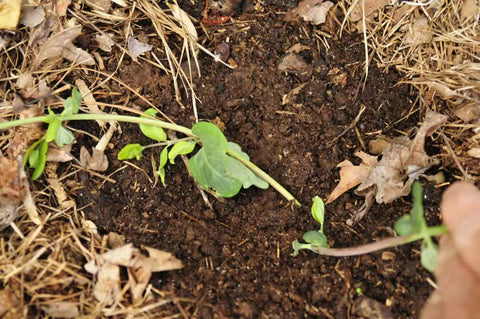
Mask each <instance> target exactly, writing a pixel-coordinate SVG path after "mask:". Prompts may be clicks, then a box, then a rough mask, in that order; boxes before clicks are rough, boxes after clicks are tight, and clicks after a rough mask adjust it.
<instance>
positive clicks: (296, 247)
mask: <svg viewBox="0 0 480 319" xmlns="http://www.w3.org/2000/svg"><path fill="white" fill-rule="evenodd" d="M311 213H312V216H313V219H315V220H316V221H317V222H318V223H319V224H320V230H311V231H307V232H306V233H304V234H303V236H302V239H303V240H304V241H305V242H306V244H302V243H300V242H299V241H298V240H294V241H293V242H292V247H293V253H292V256H297V255H298V252H299V251H300V250H302V249H310V250H312V249H315V248H329V247H330V246H329V245H328V242H327V236H325V234H324V233H323V224H324V220H325V204H324V203H323V200H322V199H321V198H320V197H318V196H315V197H314V198H313V205H312V208H311Z"/></svg>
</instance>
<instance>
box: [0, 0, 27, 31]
mask: <svg viewBox="0 0 480 319" xmlns="http://www.w3.org/2000/svg"><path fill="white" fill-rule="evenodd" d="M21 8H22V0H6V1H5V0H2V1H0V30H10V31H14V30H15V29H16V28H17V25H18V20H19V19H20V11H21Z"/></svg>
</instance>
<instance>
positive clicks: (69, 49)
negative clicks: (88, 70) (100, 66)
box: [35, 25, 95, 67]
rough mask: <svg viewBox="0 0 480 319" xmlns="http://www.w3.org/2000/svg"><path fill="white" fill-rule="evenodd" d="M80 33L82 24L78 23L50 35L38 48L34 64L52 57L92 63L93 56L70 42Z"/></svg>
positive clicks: (85, 63) (78, 62) (93, 62)
mask: <svg viewBox="0 0 480 319" xmlns="http://www.w3.org/2000/svg"><path fill="white" fill-rule="evenodd" d="M80 34H82V26H80V25H79V26H76V27H73V28H69V29H66V30H63V31H61V32H59V33H57V34H54V35H53V36H51V37H50V38H49V39H48V40H47V41H46V42H45V44H43V45H42V47H41V48H40V51H39V53H38V55H37V56H36V58H35V65H36V66H37V67H38V66H39V65H40V63H42V61H44V60H46V59H52V58H65V59H67V60H69V61H71V62H75V63H77V64H82V65H94V64H95V60H94V59H93V57H92V56H91V55H90V54H89V53H88V52H86V51H84V50H82V49H80V48H77V47H76V46H75V45H74V44H73V42H72V41H73V40H74V39H75V38H76V37H78V36H79V35H80Z"/></svg>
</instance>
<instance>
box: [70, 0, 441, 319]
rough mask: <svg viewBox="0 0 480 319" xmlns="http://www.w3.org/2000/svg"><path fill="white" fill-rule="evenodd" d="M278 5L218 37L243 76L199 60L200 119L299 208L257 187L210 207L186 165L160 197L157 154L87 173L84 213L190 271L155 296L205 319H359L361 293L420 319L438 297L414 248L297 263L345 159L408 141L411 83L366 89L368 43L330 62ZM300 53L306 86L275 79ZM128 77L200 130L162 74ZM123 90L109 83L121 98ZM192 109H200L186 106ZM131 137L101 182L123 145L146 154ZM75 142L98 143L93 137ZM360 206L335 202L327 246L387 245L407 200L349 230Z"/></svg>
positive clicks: (134, 67)
mask: <svg viewBox="0 0 480 319" xmlns="http://www.w3.org/2000/svg"><path fill="white" fill-rule="evenodd" d="M277 2H278V1H277ZM188 4H189V2H188ZM188 4H187V3H186V4H185V6H184V7H185V8H186V9H187V11H189V12H190V13H191V14H192V15H194V16H196V17H199V13H200V11H201V9H202V8H201V7H199V6H195V7H192V6H191V5H188ZM275 4H276V6H272V7H267V8H265V12H263V13H262V14H253V13H246V14H244V15H243V16H242V17H241V19H240V20H239V21H237V22H235V23H228V24H226V25H223V26H221V27H210V28H209V32H210V40H208V41H206V42H205V45H206V46H207V47H208V48H209V49H211V50H214V49H215V47H216V46H217V45H218V44H219V43H221V42H222V41H224V40H226V39H227V38H228V41H229V44H230V57H231V58H232V59H233V60H234V61H235V63H236V64H237V65H238V67H237V68H235V69H228V68H226V67H224V66H222V65H221V64H219V63H215V62H213V61H212V59H211V58H210V57H207V56H205V55H200V63H201V69H202V77H201V78H196V80H195V85H196V92H197V94H198V98H199V99H200V101H201V103H199V105H198V109H199V116H200V118H201V120H207V121H214V122H215V123H216V124H219V126H220V127H222V128H224V133H225V135H226V136H227V138H228V139H229V140H231V141H234V142H236V143H238V144H240V145H241V146H242V148H243V149H244V151H246V152H247V153H248V154H249V155H250V157H251V159H252V161H253V162H254V163H256V164H257V165H258V166H259V167H261V168H263V169H264V170H265V171H266V172H267V173H269V174H270V175H271V176H272V177H273V178H275V179H276V180H277V181H279V182H280V183H281V184H282V185H284V186H285V187H286V188H287V189H288V190H289V191H291V192H292V194H294V195H295V196H296V198H297V199H298V200H299V201H300V202H301V203H302V204H303V207H302V208H294V209H292V208H291V207H290V205H289V203H287V202H286V201H285V200H284V199H283V198H282V197H281V196H280V195H279V194H278V193H277V192H275V191H274V190H273V189H271V188H270V189H268V190H259V189H253V188H252V189H248V190H242V191H241V193H240V194H239V195H238V196H236V197H234V198H231V199H225V200H217V199H215V198H213V197H211V196H210V197H209V198H210V201H211V203H212V204H213V208H214V209H213V210H211V209H209V208H208V207H207V205H206V204H205V202H204V200H203V199H202V197H201V195H200V193H199V190H198V189H197V187H196V185H195V183H194V181H193V180H192V178H191V177H189V175H188V172H187V169H186V167H185V165H184V164H183V162H182V161H181V160H180V159H177V163H176V165H169V166H167V186H166V187H165V188H164V187H162V186H161V185H160V184H157V185H156V186H155V187H154V186H153V185H152V183H151V179H153V177H152V176H153V172H152V166H151V155H153V156H155V159H158V155H159V152H160V150H155V151H151V152H147V154H146V156H144V158H142V159H141V160H140V161H139V162H135V164H136V165H138V166H139V167H140V168H141V169H143V171H141V170H138V169H135V168H133V167H130V166H128V167H127V168H125V169H123V170H120V171H118V172H117V173H115V174H113V175H112V176H111V177H112V178H113V179H115V180H116V183H109V182H107V183H104V181H103V180H101V179H97V178H95V177H93V176H90V177H89V176H87V175H83V178H81V180H82V181H83V183H84V185H85V188H83V189H82V190H80V191H78V192H77V200H78V206H79V207H81V206H84V205H89V206H88V207H87V208H85V209H84V211H85V212H86V214H87V217H88V218H89V219H91V220H92V221H93V222H94V223H95V224H96V225H97V226H98V228H99V230H100V231H101V232H102V233H108V232H112V231H114V232H117V233H120V234H122V235H124V236H125V237H126V240H127V241H129V242H130V241H131V242H133V243H134V244H136V245H148V246H152V247H155V248H159V249H163V250H166V251H169V252H172V253H173V254H175V256H176V257H178V258H179V259H181V260H182V262H183V263H184V265H185V268H184V269H182V270H180V271H175V272H167V273H163V274H160V275H156V276H155V277H154V285H155V286H156V287H157V288H158V289H160V290H168V291H171V292H173V293H174V294H175V295H177V296H182V297H186V298H191V299H190V300H192V301H189V302H187V301H185V302H183V303H181V304H180V306H181V307H183V310H184V311H185V313H186V314H188V315H191V316H193V317H196V318H306V317H312V318H316V317H318V318H347V317H349V316H350V318H359V317H358V316H356V315H355V313H354V310H353V304H354V301H355V299H357V298H358V293H357V292H356V288H360V289H361V291H362V292H363V294H364V295H366V296H368V297H370V298H372V299H375V300H377V301H379V302H381V303H383V304H386V305H387V306H388V308H389V309H390V310H391V312H392V314H393V315H394V317H395V318H415V317H418V314H419V311H420V309H421V307H422V305H423V304H424V302H425V301H426V299H427V297H428V295H429V293H430V292H431V291H432V288H431V286H430V285H429V284H428V283H427V281H426V279H427V278H428V277H430V274H429V273H428V272H426V271H425V270H423V269H422V267H421V266H420V264H419V252H418V249H419V245H418V244H413V245H407V246H404V247H399V248H396V249H390V250H389V251H388V252H387V253H385V252H378V253H374V254H370V255H367V256H362V257H352V258H329V257H322V256H318V255H315V254H313V253H307V252H302V253H301V254H300V255H299V256H297V257H292V256H290V254H291V252H292V249H291V242H292V241H293V240H294V239H297V238H300V237H301V235H302V234H303V232H305V231H307V230H312V229H315V228H317V227H318V225H317V224H316V223H315V222H314V221H313V219H312V218H311V216H310V212H309V210H310V204H311V201H312V198H313V197H314V196H315V195H319V196H321V197H322V198H324V199H325V198H326V197H327V196H328V194H329V193H330V192H331V191H332V190H333V189H334V187H335V185H336V183H337V182H338V176H339V175H338V169H336V167H335V166H336V165H337V164H338V163H339V162H341V161H343V160H345V159H349V160H351V161H352V162H354V163H358V159H357V158H356V157H355V156H354V153H355V152H356V151H359V150H364V151H368V150H367V149H365V145H368V142H369V141H370V140H371V139H374V138H375V137H376V136H377V135H378V134H383V135H385V136H387V137H394V136H398V135H400V132H408V130H409V129H411V128H413V127H416V126H417V124H418V123H417V121H418V120H419V119H420V118H421V117H420V116H421V115H420V114H418V113H415V114H413V115H411V116H409V117H408V116H406V115H407V114H408V112H409V109H410V108H411V106H412V103H413V102H412V100H414V97H412V96H410V95H409V88H408V87H407V86H406V85H399V84H398V82H399V81H400V77H399V75H398V74H396V73H395V72H390V73H389V74H384V73H382V72H380V71H379V70H377V69H376V68H375V65H374V64H372V65H371V66H370V69H369V75H368V79H367V81H366V85H365V88H364V90H362V80H363V79H362V76H363V75H364V71H363V68H362V65H363V60H364V51H363V43H362V40H361V37H358V36H357V35H344V37H343V38H342V39H340V40H339V39H336V37H335V36H334V37H333V38H332V39H329V40H328V43H329V45H330V46H331V47H330V49H329V50H328V51H326V49H325V47H324V46H323V44H322V42H321V41H320V40H319V38H318V37H317V36H316V33H315V32H314V28H312V27H311V26H310V25H308V24H305V23H304V24H301V25H291V24H288V23H286V22H284V21H283V20H282V19H283V15H282V14H280V13H281V12H285V11H286V10H287V9H288V7H287V6H286V5H283V6H282V4H281V3H275ZM293 5H294V4H293ZM147 27H148V26H147ZM218 29H222V30H221V31H218ZM215 30H217V31H216V32H215ZM296 43H301V44H303V45H306V46H308V47H309V49H308V50H304V51H302V52H300V55H301V56H302V57H303V58H304V60H305V61H306V62H307V63H308V64H309V65H310V66H311V67H312V72H311V76H308V77H302V76H298V75H295V74H286V73H281V72H279V71H278V70H277V65H278V63H279V61H280V59H281V58H282V56H284V55H285V54H286V51H287V49H288V48H289V47H291V46H292V45H294V44H296ZM117 62H118V61H117V60H116V58H115V57H112V58H111V60H110V61H109V63H108V64H107V65H106V67H107V68H111V69H112V70H114V69H115V67H116V65H117ZM391 71H392V70H391ZM119 77H120V79H121V80H123V81H124V82H126V83H127V84H128V85H130V86H131V87H132V88H133V89H139V90H140V93H141V94H143V95H144V96H145V97H147V98H148V99H149V100H150V101H151V102H152V103H154V104H155V105H157V106H158V107H159V108H160V109H162V111H163V112H164V113H166V114H167V115H168V116H169V117H171V118H172V119H173V120H174V121H175V122H176V123H178V124H183V125H186V126H191V125H192V124H193V118H192V115H193V112H192V110H191V109H189V108H182V107H181V106H179V105H178V104H177V103H176V102H175V96H174V91H173V89H172V88H173V86H172V83H171V80H170V78H169V77H167V76H166V75H165V74H163V73H162V72H161V71H160V70H158V69H156V68H154V67H153V66H151V65H149V64H147V63H136V62H132V61H128V60H127V61H124V62H123V64H122V66H121V69H120V76H119ZM339 78H340V79H344V80H343V81H339V80H338V79H339ZM302 83H306V84H305V87H304V88H303V89H302V90H301V92H300V93H299V94H298V95H297V96H296V97H295V98H293V100H292V101H290V103H288V104H286V105H282V97H283V96H284V95H285V94H287V93H288V92H290V91H291V90H292V89H294V88H296V87H298V86H299V85H300V84H302ZM122 90H123V88H121V87H120V86H115V85H113V86H112V91H117V92H121V91H122ZM124 93H125V92H124ZM125 94H128V93H125ZM120 98H125V97H115V95H112V97H110V98H105V100H106V101H108V102H112V103H115V102H117V101H118V100H119V99H120ZM129 98H130V104H129V105H130V106H134V107H137V108H140V109H146V108H147V105H146V104H145V103H144V102H143V101H141V100H139V99H136V98H135V96H133V95H131V96H129ZM183 99H184V102H185V103H184V104H185V105H191V103H189V98H188V97H187V96H184V97H183ZM362 106H365V107H366V110H365V112H364V113H363V114H362V115H361V117H360V120H359V121H358V123H357V125H356V126H355V128H353V129H351V130H348V131H347V132H346V133H345V134H344V135H343V136H341V137H339V136H340V135H341V134H342V132H344V131H345V130H346V128H348V126H349V125H350V124H351V123H352V121H353V120H354V119H355V118H356V117H357V114H358V113H359V110H360V109H361V107H362ZM75 125H82V127H83V128H87V126H88V125H87V124H75ZM89 130H90V131H92V128H90V127H89ZM122 130H123V134H122V135H121V136H119V135H117V136H116V137H115V140H114V141H113V143H114V145H115V148H114V149H113V150H112V151H110V153H109V154H108V155H109V158H110V167H109V170H108V171H107V172H106V175H108V174H110V173H113V172H114V171H116V170H117V169H118V168H120V167H122V166H123V165H124V164H123V163H122V162H120V161H117V160H116V159H115V158H116V156H117V154H118V152H119V150H120V149H121V147H122V146H123V145H125V144H127V143H131V142H138V143H141V144H149V143H151V142H149V141H148V140H147V139H146V138H145V137H143V136H142V135H141V134H140V131H139V129H138V128H137V127H136V126H135V125H128V124H122ZM94 133H99V132H94ZM79 142H80V144H88V143H91V142H90V140H89V138H88V137H84V138H79ZM84 174H86V173H84ZM431 196H433V199H432V200H431V201H430V202H427V204H429V203H430V205H431V207H428V206H427V211H428V214H431V216H429V218H433V219H435V218H436V214H437V211H436V209H437V208H436V207H438V202H437V200H436V198H437V197H436V196H438V194H437V193H435V191H434V192H433V193H432V194H431ZM361 204H362V198H361V197H357V196H355V195H354V194H353V192H348V193H347V194H344V195H343V196H341V197H340V198H339V199H337V200H336V201H335V202H333V203H332V204H329V205H327V207H326V226H325V232H326V235H327V236H328V238H329V243H330V245H331V246H333V247H347V246H354V245H359V244H362V243H368V242H371V241H374V240H376V239H378V238H381V237H387V236H390V235H392V232H393V231H392V227H393V225H394V223H395V221H396V220H397V219H398V218H399V217H400V216H402V215H403V214H405V213H407V212H408V211H409V202H408V199H406V200H405V201H403V200H397V201H395V202H394V203H393V204H392V205H378V204H375V205H374V206H373V208H372V210H371V212H370V213H369V214H368V216H367V217H366V218H365V219H363V220H362V221H361V222H360V223H359V224H358V225H355V226H354V227H353V228H350V227H348V226H347V225H346V224H345V221H346V220H347V219H348V218H349V217H350V216H351V215H352V214H353V213H354V212H355V210H356V209H358V208H359V207H360V206H361ZM371 317H372V318H374V317H373V315H372V316H371Z"/></svg>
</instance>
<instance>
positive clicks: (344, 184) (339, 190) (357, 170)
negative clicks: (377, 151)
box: [326, 152, 377, 204]
mask: <svg viewBox="0 0 480 319" xmlns="http://www.w3.org/2000/svg"><path fill="white" fill-rule="evenodd" d="M355 156H357V157H359V158H361V159H362V163H360V165H358V166H354V165H353V164H352V162H350V161H349V160H344V161H343V162H341V163H340V164H338V165H337V167H339V168H340V183H338V185H337V187H335V189H334V190H333V192H332V193H331V194H330V196H329V197H328V199H327V202H326V203H327V204H328V203H331V202H333V201H334V200H335V199H337V198H338V197H339V196H340V195H342V194H343V193H345V192H346V191H348V190H349V189H351V188H353V187H355V186H357V185H359V184H361V183H363V182H365V181H366V180H367V178H368V175H369V174H370V170H371V169H372V167H374V166H376V165H377V157H376V156H371V155H368V154H367V153H364V152H357V153H355Z"/></svg>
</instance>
